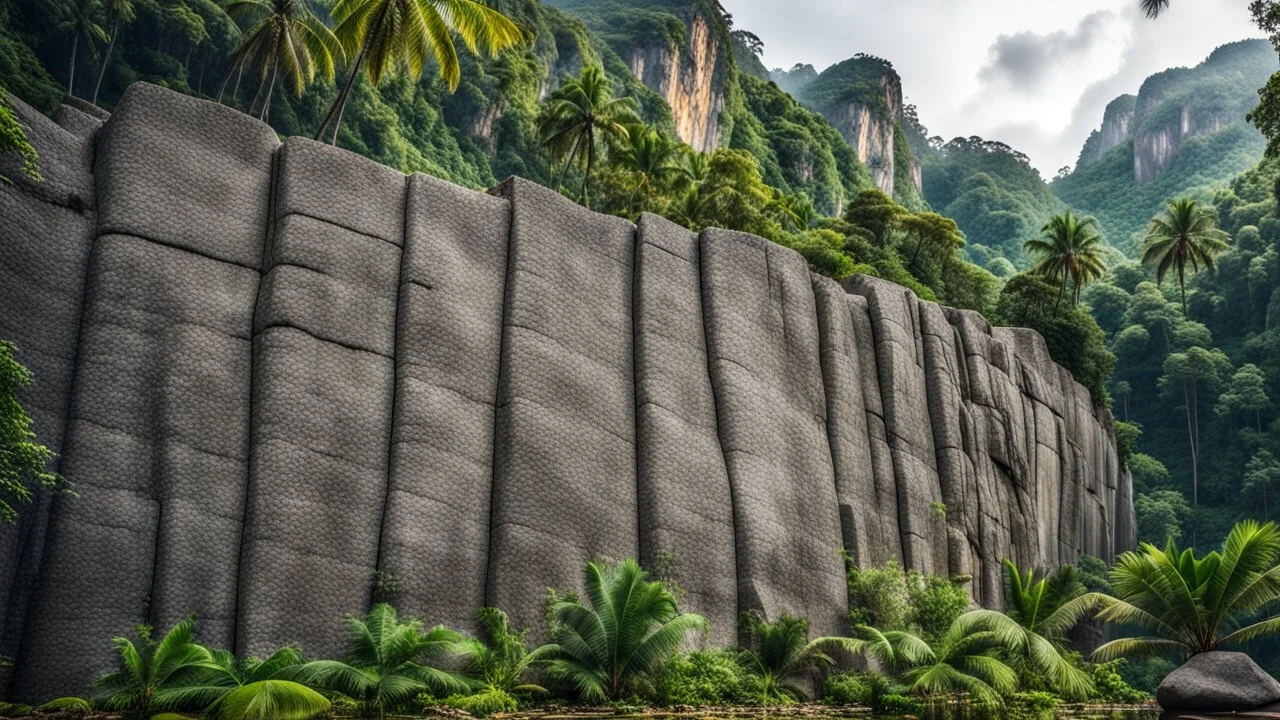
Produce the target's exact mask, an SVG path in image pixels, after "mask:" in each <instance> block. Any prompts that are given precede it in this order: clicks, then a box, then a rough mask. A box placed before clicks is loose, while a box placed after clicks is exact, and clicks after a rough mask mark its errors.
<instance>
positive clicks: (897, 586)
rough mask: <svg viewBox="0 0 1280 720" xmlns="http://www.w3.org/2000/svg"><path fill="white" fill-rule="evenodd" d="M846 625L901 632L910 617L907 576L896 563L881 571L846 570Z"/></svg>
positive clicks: (891, 562) (855, 567)
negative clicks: (847, 602) (847, 623)
mask: <svg viewBox="0 0 1280 720" xmlns="http://www.w3.org/2000/svg"><path fill="white" fill-rule="evenodd" d="M846 579H847V582H848V585H849V622H850V623H851V624H852V625H853V626H854V627H857V626H859V625H871V626H872V627H878V628H884V629H886V630H904V629H906V627H907V623H908V620H909V618H910V616H911V595H910V593H909V592H908V590H907V576H906V574H905V573H904V572H903V571H902V566H901V565H899V564H898V561H897V560H895V559H890V560H889V561H888V562H886V563H885V564H884V567H880V568H866V569H863V568H859V567H857V566H855V565H853V564H852V563H850V564H849V567H848V575H847V578H846Z"/></svg>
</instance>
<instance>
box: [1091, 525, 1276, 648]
mask: <svg viewBox="0 0 1280 720" xmlns="http://www.w3.org/2000/svg"><path fill="white" fill-rule="evenodd" d="M1278 561H1280V529H1277V527H1276V524H1275V523H1274V522H1269V523H1267V524H1265V525H1259V524H1258V523H1257V522H1256V521H1254V520H1243V521H1241V522H1239V523H1237V524H1236V526H1235V527H1234V528H1232V530H1231V533H1230V534H1229V535H1228V536H1227V539H1226V542H1224V543H1223V546H1222V551H1221V552H1217V551H1214V552H1210V553H1207V554H1206V555H1204V556H1203V557H1200V558H1197V557H1196V555H1195V550H1194V549H1192V548H1187V549H1186V550H1183V551H1182V552H1179V551H1178V548H1177V546H1176V545H1175V544H1174V543H1173V541H1172V540H1170V541H1169V543H1168V544H1167V545H1166V546H1165V548H1164V549H1163V550H1161V549H1160V548H1158V547H1156V546H1155V545H1152V544H1150V543H1143V544H1142V546H1141V547H1140V548H1139V549H1138V550H1137V551H1136V552H1126V553H1124V554H1122V555H1121V556H1120V557H1118V558H1116V563H1115V566H1114V567H1113V568H1112V569H1111V578H1110V579H1111V587H1112V589H1113V591H1114V592H1115V594H1116V597H1114V598H1108V599H1107V601H1106V605H1105V606H1104V607H1103V609H1102V611H1101V612H1100V613H1098V619H1099V620H1104V621H1107V622H1114V623H1121V624H1125V625H1135V626H1137V627H1140V628H1142V629H1143V630H1144V631H1146V632H1147V633H1148V634H1147V635H1144V636H1142V637H1133V638H1122V639H1120V640H1112V641H1111V642H1109V643H1106V644H1105V645H1103V646H1102V647H1100V648H1098V649H1097V650H1096V651H1094V653H1093V656H1094V658H1095V659H1098V660H1102V661H1106V660H1112V659H1115V658H1118V657H1126V656H1127V657H1145V656H1153V655H1168V654H1171V653H1178V654H1181V655H1182V656H1183V657H1190V656H1192V655H1196V654H1199V653H1203V652H1210V651H1213V650H1218V649H1220V648H1223V647H1225V646H1230V645H1239V644H1241V643H1245V642H1248V641H1250V640H1254V639H1257V638H1261V637H1266V636H1270V635H1277V634H1280V609H1278V608H1277V603H1278V602H1280V563H1278ZM1259 618H1262V619H1259ZM1246 623H1247V624H1246Z"/></svg>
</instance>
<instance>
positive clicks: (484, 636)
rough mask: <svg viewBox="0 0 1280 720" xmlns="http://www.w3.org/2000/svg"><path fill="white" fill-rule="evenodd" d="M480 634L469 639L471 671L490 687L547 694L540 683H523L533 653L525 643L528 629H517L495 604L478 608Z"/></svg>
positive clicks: (508, 690)
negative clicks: (512, 626) (513, 627)
mask: <svg viewBox="0 0 1280 720" xmlns="http://www.w3.org/2000/svg"><path fill="white" fill-rule="evenodd" d="M476 625H477V626H478V627H479V629H480V633H479V634H480V637H479V638H477V639H474V640H471V641H470V645H471V651H470V653H469V655H470V660H471V668H472V671H473V672H474V673H475V674H477V675H479V676H480V678H481V679H483V680H484V683H485V685H486V686H487V687H489V688H491V689H496V690H502V691H504V692H508V693H510V692H535V693H545V692H546V689H545V688H543V687H541V686H540V685H535V684H532V683H523V682H522V681H523V680H524V676H525V673H527V672H528V670H529V668H530V667H532V665H533V661H534V659H535V658H534V656H533V653H531V652H529V649H528V646H527V645H526V642H527V639H528V637H529V631H528V630H521V631H518V632H517V631H515V630H513V629H512V628H511V623H510V621H509V620H508V619H507V614H506V613H504V612H502V611H501V610H499V609H498V608H493V607H482V608H480V609H479V610H477V611H476Z"/></svg>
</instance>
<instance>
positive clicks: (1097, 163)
mask: <svg viewBox="0 0 1280 720" xmlns="http://www.w3.org/2000/svg"><path fill="white" fill-rule="evenodd" d="M1278 67H1280V66H1278V63H1277V59H1276V52H1275V49H1274V48H1273V47H1272V46H1271V44H1270V43H1269V42H1267V41H1266V40H1244V41H1240V42H1236V43H1230V44H1228V45H1223V46H1222V47H1219V48H1218V49H1216V50H1214V51H1213V53H1212V54H1210V55H1209V57H1208V58H1207V59H1205V61H1204V62H1202V63H1200V64H1199V65H1197V66H1196V67H1194V68H1172V69H1169V70H1165V71H1163V72H1160V73H1157V74H1155V75H1152V76H1151V77H1148V78H1147V79H1146V81H1144V82H1143V83H1142V86H1141V88H1139V90H1138V94H1137V95H1122V96H1120V97H1118V98H1116V99H1115V100H1113V101H1112V102H1111V103H1110V104H1108V105H1107V108H1106V111H1105V112H1104V114H1103V119H1102V125H1101V126H1100V127H1099V128H1098V129H1097V130H1095V131H1094V132H1093V133H1092V134H1091V135H1090V136H1089V139H1088V140H1087V141H1085V144H1084V147H1083V148H1081V151H1080V156H1079V159H1078V160H1077V162H1076V166H1075V169H1074V170H1073V171H1072V172H1071V173H1070V174H1068V175H1066V176H1064V177H1060V178H1058V179H1056V180H1055V181H1054V182H1053V184H1052V187H1053V191H1054V193H1055V194H1057V196H1058V197H1059V198H1061V199H1062V200H1063V201H1064V202H1066V203H1067V204H1068V205H1070V206H1072V207H1074V208H1077V209H1079V210H1081V211H1083V212H1086V213H1089V214H1091V215H1095V216H1096V217H1097V218H1098V220H1099V223H1100V225H1101V227H1102V231H1103V233H1104V235H1105V236H1106V238H1107V239H1108V240H1109V241H1110V243H1111V244H1112V245H1113V246H1115V247H1117V248H1119V249H1121V250H1123V251H1124V252H1126V253H1129V254H1134V253H1135V252H1136V251H1137V248H1138V246H1139V244H1140V242H1141V234H1142V232H1143V230H1144V228H1145V226H1146V224H1147V223H1148V222H1149V221H1150V219H1151V217H1152V216H1153V215H1155V214H1156V213H1157V212H1158V211H1159V210H1160V207H1161V205H1162V204H1163V202H1164V201H1165V200H1166V199H1168V198H1170V197H1172V196H1175V195H1182V194H1188V193H1193V194H1200V195H1202V196H1208V195H1209V194H1210V193H1211V191H1212V190H1213V189H1214V188H1216V187H1219V186H1221V185H1223V184H1225V183H1226V182H1227V181H1228V180H1229V179H1230V178H1231V177H1232V176H1234V175H1235V174H1237V173H1239V172H1242V171H1244V170H1246V169H1248V168H1250V167H1252V166H1253V165H1255V164H1257V162H1258V161H1259V160H1260V159H1261V158H1262V151H1263V149H1264V148H1265V145H1266V143H1265V141H1264V140H1263V137H1262V135H1261V134H1260V133H1259V132H1258V131H1257V130H1256V129H1255V128H1254V127H1253V126H1252V125H1250V124H1249V123H1248V121H1247V120H1246V117H1245V116H1246V115H1247V114H1248V112H1249V111H1250V110H1251V109H1253V107H1254V106H1255V105H1256V104H1257V98H1258V92H1257V91H1258V88H1259V87H1261V86H1262V85H1264V84H1265V83H1266V81H1267V79H1268V78H1269V77H1270V76H1271V75H1272V73H1274V72H1276V70H1277V69H1278Z"/></svg>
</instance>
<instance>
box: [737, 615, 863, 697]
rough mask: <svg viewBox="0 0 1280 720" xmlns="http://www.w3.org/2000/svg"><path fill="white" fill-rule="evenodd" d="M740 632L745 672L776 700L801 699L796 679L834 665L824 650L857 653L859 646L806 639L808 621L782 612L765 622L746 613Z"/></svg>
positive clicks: (833, 639)
mask: <svg viewBox="0 0 1280 720" xmlns="http://www.w3.org/2000/svg"><path fill="white" fill-rule="evenodd" d="M742 631H743V634H744V635H745V636H746V638H747V647H745V648H744V649H743V650H742V652H740V653H739V655H738V659H739V662H741V663H742V666H743V667H744V668H745V669H746V671H747V672H749V673H751V674H753V675H755V676H757V677H759V678H760V680H761V690H762V691H763V692H764V693H765V694H766V695H767V696H768V697H770V698H772V699H775V700H778V701H780V702H784V703H786V702H791V701H793V700H803V699H804V690H803V688H802V686H801V685H799V684H798V682H799V681H800V680H801V679H802V678H803V676H804V675H805V674H806V673H808V672H809V671H810V670H814V669H825V668H831V667H835V664H836V662H835V660H834V659H832V657H831V656H830V655H828V654H827V653H826V652H825V651H826V650H827V649H842V650H847V651H849V652H857V650H858V649H859V648H860V645H859V644H858V643H857V641H855V640H852V639H850V638H841V637H820V638H817V639H815V640H809V623H808V622H806V621H804V620H802V619H800V618H795V617H791V616H790V615H783V616H782V617H780V618H778V621H777V622H774V623H767V622H765V621H764V620H761V619H760V618H759V617H757V616H755V615H753V614H750V613H746V614H744V615H743V616H742Z"/></svg>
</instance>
